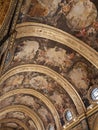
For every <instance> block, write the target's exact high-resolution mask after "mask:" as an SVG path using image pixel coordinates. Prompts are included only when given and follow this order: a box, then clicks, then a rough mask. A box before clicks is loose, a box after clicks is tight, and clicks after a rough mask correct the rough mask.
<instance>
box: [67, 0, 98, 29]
mask: <svg viewBox="0 0 98 130" xmlns="http://www.w3.org/2000/svg"><path fill="white" fill-rule="evenodd" d="M96 17H97V9H96V7H95V5H94V4H93V3H92V2H90V0H74V1H73V3H72V7H71V8H70V10H69V12H68V13H67V15H66V20H67V25H68V27H69V28H71V29H73V30H81V29H83V28H85V27H88V26H89V25H91V24H92V23H93V22H94V21H95V20H96Z"/></svg>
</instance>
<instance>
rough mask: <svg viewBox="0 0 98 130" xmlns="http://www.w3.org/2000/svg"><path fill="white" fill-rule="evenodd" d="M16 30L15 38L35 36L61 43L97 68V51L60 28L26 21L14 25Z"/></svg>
mask: <svg viewBox="0 0 98 130" xmlns="http://www.w3.org/2000/svg"><path fill="white" fill-rule="evenodd" d="M16 31H17V37H16V38H17V39H18V38H22V37H28V36H35V37H42V38H47V39H50V40H53V41H56V42H59V43H62V44H64V45H66V46H68V47H70V48H72V49H73V50H75V51H76V52H78V53H79V54H81V55H82V56H83V57H84V58H86V59H87V60H88V61H89V62H90V63H92V64H93V65H94V66H95V67H96V68H98V52H96V51H95V50H94V49H93V48H91V47H90V46H88V45H87V44H86V43H84V42H82V41H80V40H79V39H77V38H75V37H74V36H72V35H70V34H68V33H66V32H64V31H62V30H60V29H57V28H54V27H52V26H49V25H44V24H40V23H33V22H26V23H21V24H18V25H17V26H16Z"/></svg>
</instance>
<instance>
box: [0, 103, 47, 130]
mask: <svg viewBox="0 0 98 130" xmlns="http://www.w3.org/2000/svg"><path fill="white" fill-rule="evenodd" d="M14 111H19V112H23V113H25V114H27V115H28V116H29V117H30V118H31V119H32V120H33V122H34V124H35V125H36V128H37V129H38V130H45V129H44V125H43V122H42V121H41V119H40V118H39V116H38V115H37V114H36V113H35V112H34V111H33V110H31V109H30V108H28V107H26V106H23V105H13V106H7V107H5V108H2V109H0V116H2V115H3V114H6V113H9V112H14Z"/></svg>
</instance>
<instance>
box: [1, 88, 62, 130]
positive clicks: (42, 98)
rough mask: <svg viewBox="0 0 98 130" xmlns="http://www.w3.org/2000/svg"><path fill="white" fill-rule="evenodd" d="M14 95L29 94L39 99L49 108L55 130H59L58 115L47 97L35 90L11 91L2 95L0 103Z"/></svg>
mask: <svg viewBox="0 0 98 130" xmlns="http://www.w3.org/2000/svg"><path fill="white" fill-rule="evenodd" d="M16 94H29V95H32V96H35V97H37V98H38V99H40V100H41V101H43V102H44V103H45V104H46V106H47V107H48V108H49V110H50V111H51V113H52V115H53V117H54V120H55V123H56V126H57V130H60V128H61V125H60V120H59V115H58V112H57V110H56V108H55V107H54V105H53V104H52V103H51V101H50V100H49V99H48V98H47V97H45V96H44V95H42V94H41V93H39V92H37V91H36V90H33V89H16V90H12V91H10V92H8V93H6V94H4V95H2V96H1V97H0V101H2V100H4V99H6V98H8V97H11V96H13V95H16Z"/></svg>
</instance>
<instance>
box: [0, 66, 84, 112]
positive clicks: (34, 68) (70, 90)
mask: <svg viewBox="0 0 98 130" xmlns="http://www.w3.org/2000/svg"><path fill="white" fill-rule="evenodd" d="M28 71H31V72H40V73H43V74H46V75H48V76H50V77H51V78H53V79H54V80H55V81H56V82H57V83H58V84H60V85H61V86H62V88H63V89H64V90H65V91H66V92H67V93H68V94H69V96H70V97H71V99H72V101H73V102H74V104H75V106H76V109H77V112H78V113H79V114H82V113H84V112H85V111H86V109H85V106H84V103H83V101H82V99H81V98H80V96H79V94H78V92H77V91H76V90H75V89H74V87H73V86H72V85H71V84H70V83H69V82H68V81H67V80H66V79H65V78H63V77H62V76H61V75H60V74H58V73H57V72H55V71H53V70H51V69H49V68H48V67H45V66H41V65H35V64H26V65H20V66H17V67H14V68H12V69H11V70H9V71H7V72H6V73H5V74H4V75H2V77H1V78H0V84H2V83H3V82H4V81H5V80H6V79H7V78H9V77H10V76H12V75H14V74H17V73H20V72H28Z"/></svg>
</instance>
